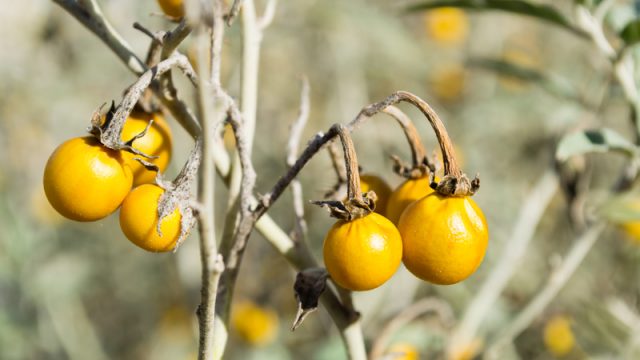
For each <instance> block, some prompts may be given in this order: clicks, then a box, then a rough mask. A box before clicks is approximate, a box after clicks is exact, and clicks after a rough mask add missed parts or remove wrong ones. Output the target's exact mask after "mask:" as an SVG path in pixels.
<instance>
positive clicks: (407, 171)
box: [391, 155, 436, 179]
mask: <svg viewBox="0 0 640 360" xmlns="http://www.w3.org/2000/svg"><path fill="white" fill-rule="evenodd" d="M391 160H393V171H394V172H395V173H396V174H398V175H400V176H402V177H404V178H406V179H420V178H423V177H425V176H429V175H431V174H433V173H435V170H436V168H435V165H434V164H433V163H431V162H430V161H429V158H427V157H426V156H425V157H424V158H423V159H422V161H421V162H420V163H419V164H417V165H410V164H408V163H406V162H404V161H402V160H401V159H400V158H399V157H398V156H396V155H391Z"/></svg>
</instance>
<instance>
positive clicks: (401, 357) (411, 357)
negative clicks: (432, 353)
mask: <svg viewBox="0 0 640 360" xmlns="http://www.w3.org/2000/svg"><path fill="white" fill-rule="evenodd" d="M387 357H388V358H389V359H393V360H418V359H420V354H419V353H418V349H417V348H416V347H415V346H414V345H413V344H411V343H407V342H398V343H395V344H393V345H391V346H390V347H389V350H388V351H387Z"/></svg>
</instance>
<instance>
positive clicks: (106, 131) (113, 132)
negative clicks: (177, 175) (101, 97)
mask: <svg viewBox="0 0 640 360" xmlns="http://www.w3.org/2000/svg"><path fill="white" fill-rule="evenodd" d="M104 105H105V104H102V105H100V107H99V108H98V109H96V110H95V111H94V112H93V114H91V126H90V127H89V129H88V130H89V133H90V134H91V135H93V136H94V137H95V138H96V139H98V141H100V143H101V144H102V145H103V146H105V147H107V148H109V149H112V150H123V151H128V152H130V153H132V154H135V155H138V156H142V157H144V158H147V159H156V158H158V157H157V156H151V155H147V154H145V153H143V152H142V151H140V150H138V149H136V148H134V147H133V142H134V141H135V140H137V139H139V138H141V137H143V136H145V135H146V134H147V132H148V131H149V128H150V127H151V125H152V124H153V119H151V120H149V123H148V124H147V126H146V127H145V128H144V130H142V131H141V132H140V133H139V134H136V135H135V136H134V137H132V138H131V139H129V140H127V141H122V139H121V135H122V128H123V127H124V122H121V123H116V122H114V121H113V120H114V115H115V113H116V111H117V110H118V108H117V107H116V105H115V102H113V101H111V107H109V110H108V111H107V113H106V114H105V115H104V116H102V108H104ZM138 109H139V107H138Z"/></svg>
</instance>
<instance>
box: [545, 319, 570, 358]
mask: <svg viewBox="0 0 640 360" xmlns="http://www.w3.org/2000/svg"><path fill="white" fill-rule="evenodd" d="M575 343H576V340H575V338H574V336H573V331H571V321H570V320H569V318H568V317H566V316H564V315H556V316H554V317H552V318H551V319H549V321H548V322H547V323H546V324H545V326H544V345H545V347H546V348H547V350H548V351H549V352H550V353H551V354H553V355H554V356H555V357H563V356H566V355H567V354H569V353H570V352H571V350H573V347H574V346H575Z"/></svg>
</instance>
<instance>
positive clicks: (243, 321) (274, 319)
mask: <svg viewBox="0 0 640 360" xmlns="http://www.w3.org/2000/svg"><path fill="white" fill-rule="evenodd" d="M231 324H232V325H233V328H234V329H235V331H236V332H237V333H238V335H239V336H240V337H241V338H242V340H244V341H246V342H247V343H249V344H251V345H254V346H264V345H267V344H269V343H271V342H273V340H275V338H276V336H277V335H278V316H277V315H276V313H275V312H274V311H273V310H270V309H266V308H263V307H260V306H258V305H257V304H255V303H253V302H251V301H248V300H244V301H242V302H240V303H238V304H235V305H234V306H233V309H232V311H231Z"/></svg>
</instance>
